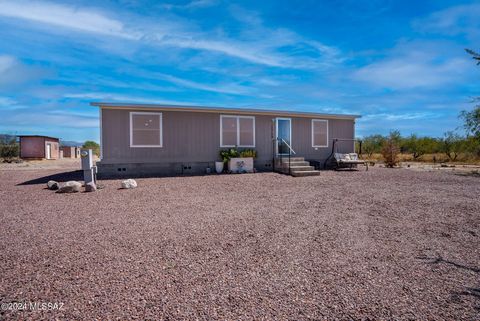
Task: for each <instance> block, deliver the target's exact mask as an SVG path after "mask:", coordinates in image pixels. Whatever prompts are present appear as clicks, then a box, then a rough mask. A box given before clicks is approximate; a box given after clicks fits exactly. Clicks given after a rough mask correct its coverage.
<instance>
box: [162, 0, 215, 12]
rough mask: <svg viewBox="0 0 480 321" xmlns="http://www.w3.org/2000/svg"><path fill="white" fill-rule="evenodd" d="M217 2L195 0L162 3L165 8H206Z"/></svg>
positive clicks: (212, 0)
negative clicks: (182, 2) (184, 2)
mask: <svg viewBox="0 0 480 321" xmlns="http://www.w3.org/2000/svg"><path fill="white" fill-rule="evenodd" d="M216 3H217V1H216V0H193V1H190V2H188V3H186V4H164V5H162V7H163V8H165V9H167V10H171V9H198V8H206V7H210V6H213V5H215V4H216Z"/></svg>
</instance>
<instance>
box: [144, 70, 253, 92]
mask: <svg viewBox="0 0 480 321" xmlns="http://www.w3.org/2000/svg"><path fill="white" fill-rule="evenodd" d="M152 76H153V77H156V78H159V79H163V80H166V81H168V82H171V83H173V84H176V85H179V86H182V87H188V88H193V89H199V90H203V91H211V92H217V93H224V94H234V95H242V94H246V93H248V92H249V91H250V88H248V87H245V86H241V85H237V84H219V85H206V84H204V83H198V82H195V81H191V80H187V79H182V78H178V77H174V76H171V75H166V74H153V75H152Z"/></svg>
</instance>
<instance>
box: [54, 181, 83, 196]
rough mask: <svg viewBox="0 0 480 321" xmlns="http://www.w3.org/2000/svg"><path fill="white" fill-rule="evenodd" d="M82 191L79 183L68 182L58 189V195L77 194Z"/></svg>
mask: <svg viewBox="0 0 480 321" xmlns="http://www.w3.org/2000/svg"><path fill="white" fill-rule="evenodd" d="M81 189H82V184H81V183H79V182H77V181H68V182H66V183H65V184H63V185H62V186H60V188H59V189H58V191H57V193H77V192H80V190H81Z"/></svg>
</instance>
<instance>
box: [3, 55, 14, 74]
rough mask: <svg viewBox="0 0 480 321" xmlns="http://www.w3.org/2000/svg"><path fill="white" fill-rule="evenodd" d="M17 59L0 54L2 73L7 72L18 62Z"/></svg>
mask: <svg viewBox="0 0 480 321" xmlns="http://www.w3.org/2000/svg"><path fill="white" fill-rule="evenodd" d="M16 62H17V60H16V59H15V58H14V57H12V56H7V55H2V56H0V74H2V73H4V72H6V71H7V70H8V69H10V68H11V67H13V66H14V65H15V64H16Z"/></svg>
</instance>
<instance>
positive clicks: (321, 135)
mask: <svg viewBox="0 0 480 321" xmlns="http://www.w3.org/2000/svg"><path fill="white" fill-rule="evenodd" d="M312 146H313V147H328V120H320V119H312Z"/></svg>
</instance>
